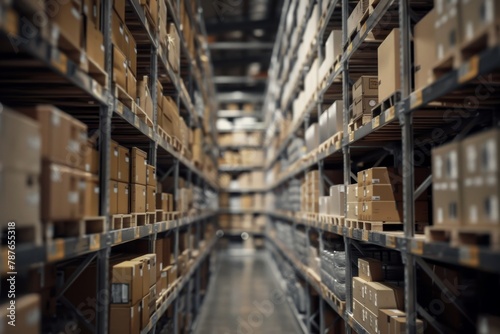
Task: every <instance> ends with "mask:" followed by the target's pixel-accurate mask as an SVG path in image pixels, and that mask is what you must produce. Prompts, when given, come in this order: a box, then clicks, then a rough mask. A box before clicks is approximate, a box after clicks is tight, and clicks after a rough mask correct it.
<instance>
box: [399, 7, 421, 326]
mask: <svg viewBox="0 0 500 334" xmlns="http://www.w3.org/2000/svg"><path fill="white" fill-rule="evenodd" d="M409 6H410V4H409V0H400V1H399V25H400V28H401V36H400V48H401V50H400V51H401V52H400V54H401V59H400V64H401V97H402V100H403V101H404V100H405V99H406V98H407V97H408V96H410V93H411V58H410V15H409V13H410V8H409ZM398 106H399V108H398V114H399V119H400V123H401V124H402V142H403V161H402V165H403V212H404V218H403V219H404V233H405V237H406V238H407V240H408V241H409V240H411V239H412V238H413V236H414V235H415V224H414V220H415V212H414V204H415V203H414V188H415V187H414V179H413V129H412V116H411V114H410V113H406V112H404V108H403V107H402V106H403V104H402V103H400V104H399V105H398ZM404 258H405V261H404V262H405V263H404V264H405V296H406V298H405V303H406V305H405V306H406V314H407V326H406V333H407V334H415V333H416V323H415V319H416V308H417V307H416V295H417V293H416V292H417V291H416V266H415V259H414V256H413V254H411V253H410V252H409V251H408V250H406V252H405V253H404Z"/></svg>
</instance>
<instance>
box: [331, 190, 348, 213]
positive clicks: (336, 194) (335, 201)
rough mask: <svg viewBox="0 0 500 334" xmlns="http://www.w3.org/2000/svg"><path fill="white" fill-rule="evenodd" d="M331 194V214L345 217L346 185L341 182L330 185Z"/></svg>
mask: <svg viewBox="0 0 500 334" xmlns="http://www.w3.org/2000/svg"><path fill="white" fill-rule="evenodd" d="M330 196H331V198H332V200H331V204H332V208H331V210H332V211H331V214H332V215H334V216H341V217H343V216H344V215H345V213H344V203H345V186H344V185H343V184H341V185H336V186H332V187H330Z"/></svg>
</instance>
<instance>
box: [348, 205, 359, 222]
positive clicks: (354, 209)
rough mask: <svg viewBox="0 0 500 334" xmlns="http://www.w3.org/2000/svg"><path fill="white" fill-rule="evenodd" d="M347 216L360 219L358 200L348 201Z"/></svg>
mask: <svg viewBox="0 0 500 334" xmlns="http://www.w3.org/2000/svg"><path fill="white" fill-rule="evenodd" d="M346 218H348V219H358V202H347V212H346Z"/></svg>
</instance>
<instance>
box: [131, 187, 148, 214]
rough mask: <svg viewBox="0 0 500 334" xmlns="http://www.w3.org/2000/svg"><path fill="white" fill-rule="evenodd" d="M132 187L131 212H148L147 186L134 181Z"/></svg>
mask: <svg viewBox="0 0 500 334" xmlns="http://www.w3.org/2000/svg"><path fill="white" fill-rule="evenodd" d="M130 188H131V191H130V212H132V213H134V212H138V213H140V212H146V186H143V185H142V184H135V183H132V184H131V185H130Z"/></svg>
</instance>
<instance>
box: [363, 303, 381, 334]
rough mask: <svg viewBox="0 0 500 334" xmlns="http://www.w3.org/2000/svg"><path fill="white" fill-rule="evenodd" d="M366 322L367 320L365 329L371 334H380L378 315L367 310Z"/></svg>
mask: <svg viewBox="0 0 500 334" xmlns="http://www.w3.org/2000/svg"><path fill="white" fill-rule="evenodd" d="M366 315H367V317H366V320H365V329H366V330H367V331H368V333H370V334H378V333H379V331H378V313H373V312H372V311H370V310H369V309H366Z"/></svg>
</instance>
